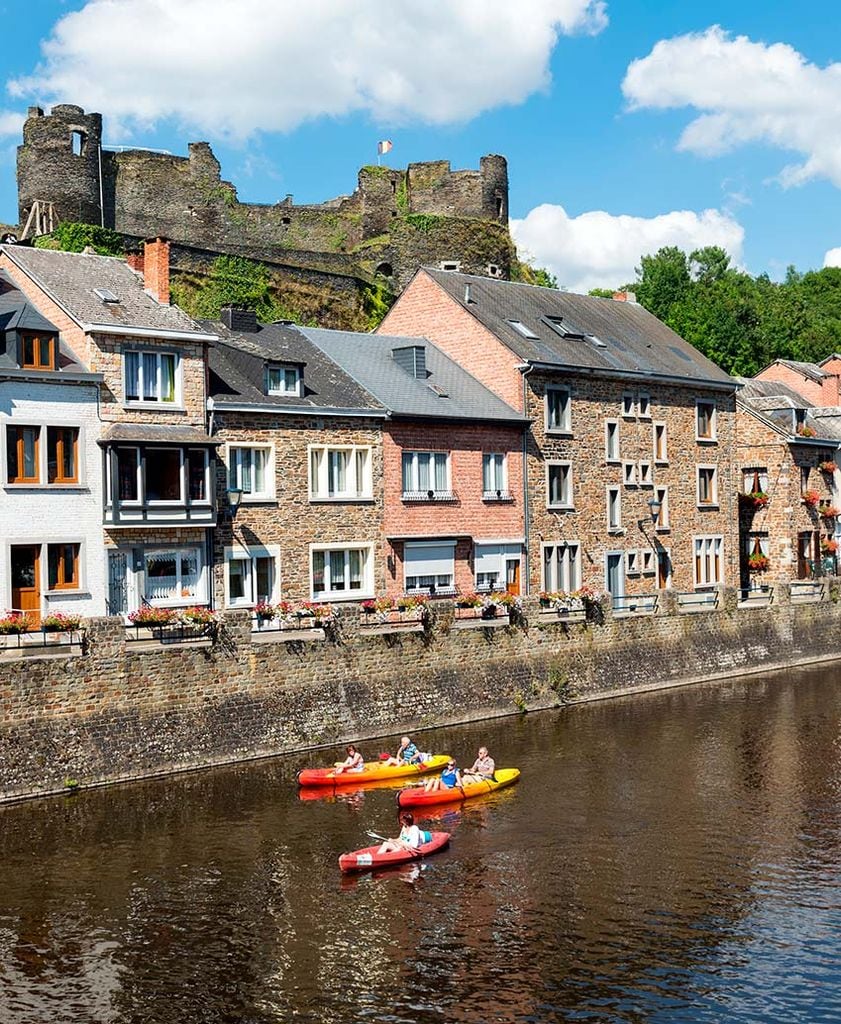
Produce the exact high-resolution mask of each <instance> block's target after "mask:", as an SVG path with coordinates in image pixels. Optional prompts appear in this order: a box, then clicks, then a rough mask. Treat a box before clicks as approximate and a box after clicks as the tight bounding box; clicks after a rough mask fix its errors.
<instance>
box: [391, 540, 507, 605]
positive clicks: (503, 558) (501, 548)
mask: <svg viewBox="0 0 841 1024" xmlns="http://www.w3.org/2000/svg"><path fill="white" fill-rule="evenodd" d="M480 548H496V549H497V551H495V552H494V555H493V556H487V557H492V558H493V557H495V558H496V559H497V560H498V565H497V567H496V568H495V569H494V575H495V576H496V581H495V582H494V583H492V584H490V585H489V584H487V583H480V582H479V569H478V563H479V554H480V551H479V549H480ZM522 557H523V547H522V544H513V543H512V544H506V543H503V542H502V541H500V542H497V543H493V542H491V543H482V542H481V541H474V542H473V583H474V586H475V588H476V592H477V593H490V592H495V591H505V588H506V586H507V580H506V572H507V569H508V563H509V562H513V561H514V560H515V559H516V560H517V561H518V562H519V563H520V570H521V571H522ZM454 569H455V567H454ZM483 575H489V574H488V573H484V574H483ZM454 579H455V577H454ZM404 581H405V575H404Z"/></svg>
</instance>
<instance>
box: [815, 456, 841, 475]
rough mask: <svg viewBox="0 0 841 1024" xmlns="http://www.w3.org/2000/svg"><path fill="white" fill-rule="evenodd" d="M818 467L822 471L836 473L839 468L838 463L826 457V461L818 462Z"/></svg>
mask: <svg viewBox="0 0 841 1024" xmlns="http://www.w3.org/2000/svg"><path fill="white" fill-rule="evenodd" d="M818 469H819V470H820V471H821V473H834V472H835V471H836V470H837V469H838V464H837V463H836V462H834V461H833V460H832V459H826V460H825V461H824V462H819V463H818Z"/></svg>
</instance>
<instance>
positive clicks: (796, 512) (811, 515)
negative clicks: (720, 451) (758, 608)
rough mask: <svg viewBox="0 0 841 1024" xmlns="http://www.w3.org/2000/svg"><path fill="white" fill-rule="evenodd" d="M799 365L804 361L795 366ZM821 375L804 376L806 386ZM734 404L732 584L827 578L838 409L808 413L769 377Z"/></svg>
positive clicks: (832, 552)
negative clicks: (735, 543)
mask: <svg viewBox="0 0 841 1024" xmlns="http://www.w3.org/2000/svg"><path fill="white" fill-rule="evenodd" d="M801 365H806V364H801ZM820 379H821V378H819V377H816V376H815V375H812V382H813V383H815V382H816V380H817V381H819V380H820ZM741 384H742V388H741V390H740V391H739V393H738V395H737V400H736V457H737V465H736V474H737V477H736V479H737V483H738V484H739V537H740V544H739V546H740V586H741V587H742V588H743V589H755V588H756V587H758V586H761V585H763V584H769V583H774V582H776V581H788V580H792V579H810V578H812V577H814V576H820V575H826V574H834V573H835V572H836V569H837V564H838V560H837V555H836V551H837V546H838V542H839V540H841V528H839V526H840V524H839V518H838V517H837V516H835V515H833V514H832V513H834V512H835V511H838V512H839V514H841V496H839V484H841V475H839V471H838V467H837V463H838V459H839V445H841V409H838V408H837V407H829V408H812V407H811V404H810V402H809V401H807V399H806V398H805V397H804V395H803V394H801V393H800V392H798V391H796V390H795V389H794V388H792V387H790V386H789V385H788V384H786V383H783V382H781V381H779V380H776V379H769V378H767V377H761V378H756V379H741Z"/></svg>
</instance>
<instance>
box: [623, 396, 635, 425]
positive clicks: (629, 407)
mask: <svg viewBox="0 0 841 1024" xmlns="http://www.w3.org/2000/svg"><path fill="white" fill-rule="evenodd" d="M636 411H637V403H636V401H635V399H634V393H633V391H626V392H625V394H624V395H622V415H623V416H624V417H625V418H626V419H631V418H633V417H634V416H635V415H636Z"/></svg>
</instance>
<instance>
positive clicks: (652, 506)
mask: <svg viewBox="0 0 841 1024" xmlns="http://www.w3.org/2000/svg"><path fill="white" fill-rule="evenodd" d="M646 504H647V505H648V511H649V512H650V513H651V522H652V523H656V522H657V520H658V519H659V517H660V509H661V508H662V507H663V502H662V501H660V499H659V498H649V499H648V501H647V502H646ZM637 526H638V527H639V528H640V529H642V528H643V527H644V526H645V520H644V519H638V520H637Z"/></svg>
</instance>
